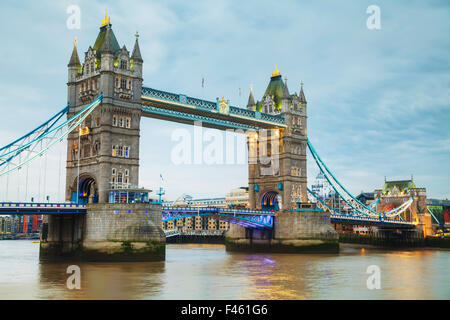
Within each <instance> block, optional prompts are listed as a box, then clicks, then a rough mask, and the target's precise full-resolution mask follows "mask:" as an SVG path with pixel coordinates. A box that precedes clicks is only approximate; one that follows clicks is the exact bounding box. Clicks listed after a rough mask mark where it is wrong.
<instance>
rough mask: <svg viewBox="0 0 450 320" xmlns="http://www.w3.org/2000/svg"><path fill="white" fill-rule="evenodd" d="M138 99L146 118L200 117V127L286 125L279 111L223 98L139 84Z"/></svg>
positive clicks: (190, 120)
mask: <svg viewBox="0 0 450 320" xmlns="http://www.w3.org/2000/svg"><path fill="white" fill-rule="evenodd" d="M141 99H142V112H143V116H145V117H150V118H158V119H163V120H170V121H176V122H181V123H187V124H194V123H195V122H197V121H201V122H202V125H203V126H204V127H210V128H216V129H221V130H226V129H242V130H259V129H261V128H265V129H271V128H274V129H275V128H286V127H287V126H286V122H285V120H284V117H283V116H281V115H271V114H267V113H262V112H259V111H252V110H248V109H243V108H238V107H234V106H231V105H229V104H228V102H227V101H225V100H220V101H219V100H217V101H216V102H212V101H207V100H202V99H197V98H193V97H189V96H186V95H183V94H176V93H170V92H166V91H161V90H156V89H152V88H146V87H143V88H142V98H141Z"/></svg>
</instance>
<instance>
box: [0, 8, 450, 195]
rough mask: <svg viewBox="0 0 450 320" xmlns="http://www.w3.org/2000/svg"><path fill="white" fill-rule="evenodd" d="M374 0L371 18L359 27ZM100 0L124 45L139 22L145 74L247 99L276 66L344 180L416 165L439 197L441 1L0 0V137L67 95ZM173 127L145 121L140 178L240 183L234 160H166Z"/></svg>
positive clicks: (448, 62)
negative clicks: (75, 52)
mask: <svg viewBox="0 0 450 320" xmlns="http://www.w3.org/2000/svg"><path fill="white" fill-rule="evenodd" d="M373 4H375V5H378V6H379V7H380V9H381V29H380V30H369V29H368V28H367V26H366V20H367V18H368V17H369V14H367V13H366V10H367V7H368V6H369V5H373ZM70 5H78V6H79V7H80V9H81V28H80V29H69V28H67V23H66V22H67V19H68V17H69V14H67V12H66V11H67V8H68V7H69V6H70ZM105 7H106V8H107V9H108V14H109V15H110V17H111V23H112V25H113V30H114V32H115V34H116V37H117V40H118V41H119V43H120V44H121V45H123V44H125V45H126V47H127V48H128V50H130V51H131V50H132V48H133V44H134V34H135V32H136V31H139V34H140V38H139V40H140V46H141V52H142V56H143V59H144V85H146V86H149V87H152V88H157V89H161V90H166V91H171V92H176V93H184V94H187V95H190V96H195V97H200V98H205V99H208V100H215V99H216V97H219V96H220V97H221V96H222V95H224V96H225V97H226V98H228V99H230V100H231V103H232V104H233V105H242V106H245V104H246V101H247V98H248V93H249V85H250V84H253V87H254V93H255V97H256V98H257V99H260V98H261V96H262V94H263V93H264V90H265V88H266V86H267V84H268V81H269V79H270V75H271V72H272V71H273V69H274V66H275V64H277V65H278V68H279V69H280V71H281V74H282V75H283V77H287V78H288V86H289V89H290V91H291V93H293V92H294V91H296V92H298V91H299V86H300V85H299V84H300V81H303V82H304V90H305V94H306V98H307V100H308V117H309V118H308V136H309V138H310V140H311V141H312V143H313V145H314V146H315V148H316V150H317V151H318V152H319V154H320V155H321V157H322V159H323V160H324V161H325V162H326V163H327V165H328V167H329V168H330V169H331V170H332V171H333V172H334V173H335V175H336V176H337V177H338V178H339V180H341V182H342V183H343V184H345V185H346V186H348V188H349V189H350V191H352V192H354V193H359V192H360V191H361V190H364V191H371V190H373V189H374V188H379V187H381V186H382V184H383V182H384V177H385V176H387V178H388V179H407V178H409V177H410V176H411V174H413V175H414V180H415V182H416V184H417V185H418V186H420V187H426V188H427V192H428V196H429V197H433V198H450V165H449V161H450V130H449V127H450V125H449V124H450V103H449V101H450V97H449V92H450V90H449V89H450V73H449V70H450V55H449V51H450V38H449V37H448V30H450V4H449V3H448V1H426V2H425V1H373V0H371V1H363V0H358V1H345V2H344V1H339V2H338V1H300V0H295V1H265V0H264V1H261V0H254V1H221V0H215V1H164V2H162V1H114V2H111V3H110V4H105V2H104V1H75V0H72V1H45V0H43V1H21V2H20V3H19V2H17V1H1V3H0V39H1V40H0V43H1V57H2V58H1V59H0V70H1V75H2V76H1V77H0V108H1V111H2V112H1V119H2V125H1V126H0V145H5V144H6V143H8V142H9V141H11V140H12V139H13V138H15V137H18V136H20V135H22V134H24V133H25V132H27V131H29V130H30V129H32V128H33V127H35V126H37V125H38V124H39V123H41V122H43V121H44V120H45V119H47V118H49V116H50V115H52V114H54V113H55V112H56V111H57V110H59V109H61V108H62V107H63V106H64V105H65V104H66V101H67V88H66V82H67V67H66V66H67V63H68V61H69V58H70V54H71V51H72V46H73V38H74V37H75V36H76V37H77V39H78V48H79V55H80V58H83V57H84V52H85V51H86V50H87V48H88V47H89V46H90V45H93V43H94V41H95V38H96V36H97V33H98V28H99V27H100V22H101V20H102V19H103V16H104V10H105ZM202 78H205V88H202V85H201V82H202ZM239 88H241V90H242V95H241V96H239ZM177 128H186V129H187V130H192V128H191V127H189V126H184V125H180V124H175V123H169V122H163V121H160V120H153V119H146V118H145V119H143V121H142V123H141V155H140V156H141V169H140V170H141V172H140V183H141V185H142V186H146V187H149V188H153V189H155V188H157V187H158V186H159V184H160V180H159V175H160V174H162V175H163V177H164V187H165V189H166V192H167V197H168V198H169V199H174V198H176V197H177V196H179V195H180V194H182V193H187V194H191V195H193V196H195V197H206V196H224V195H225V193H227V192H228V191H229V190H230V189H232V188H236V187H240V186H245V185H247V183H248V182H247V177H248V175H247V166H246V165H245V164H244V165H242V164H241V165H215V166H207V165H179V166H175V165H173V164H172V163H171V159H170V154H171V150H172V148H173V146H174V145H175V144H176V143H175V142H173V141H172V140H171V134H172V132H173V131H174V130H175V129H177ZM63 149H64V145H60V146H58V147H56V148H55V149H54V151H53V153H52V154H51V155H49V156H48V158H47V160H45V161H44V160H40V161H41V163H40V167H41V169H40V170H41V171H39V166H37V165H36V164H35V167H34V170H32V171H33V172H32V173H33V174H34V177H33V180H32V181H33V183H32V184H31V185H30V186H29V187H28V188H29V189H27V194H28V197H30V195H34V196H37V195H38V194H39V195H40V196H41V197H43V195H44V194H49V195H51V198H52V199H59V198H61V197H62V195H61V192H58V186H60V185H64V174H63V175H62V176H63V178H62V179H60V178H58V175H59V172H61V171H60V169H59V164H60V163H62V161H61V159H62V157H63V156H64V152H63V151H62V150H63ZM308 167H309V172H308V175H309V178H310V182H312V180H313V177H314V175H315V174H316V173H317V170H316V169H315V167H314V166H313V163H312V161H311V160H310V161H309V165H308ZM43 168H44V169H45V170H46V173H47V174H46V178H45V179H44V177H43V176H44V174H41V178H39V172H42V170H44V169H43ZM62 172H63V171H62ZM30 175H31V173H30ZM24 176H25V174H24V173H22V174H21V175H19V178H17V176H11V177H10V179H9V181H6V179H5V178H3V179H1V180H0V183H1V186H0V191H2V195H1V197H4V196H5V186H6V183H8V186H9V191H8V192H9V198H10V199H13V200H14V198H15V197H17V196H18V195H22V196H23V189H24V188H25V187H24V181H25V180H24V179H25V178H24ZM29 179H30V178H29ZM38 186H40V188H38ZM18 197H19V198H20V196H18ZM58 197H59V198H58ZM19 198H18V199H19Z"/></svg>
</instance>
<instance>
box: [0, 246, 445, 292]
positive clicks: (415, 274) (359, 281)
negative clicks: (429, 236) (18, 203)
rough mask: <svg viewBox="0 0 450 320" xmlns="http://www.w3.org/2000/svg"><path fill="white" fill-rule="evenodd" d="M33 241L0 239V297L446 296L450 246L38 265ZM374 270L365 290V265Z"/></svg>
mask: <svg viewBox="0 0 450 320" xmlns="http://www.w3.org/2000/svg"><path fill="white" fill-rule="evenodd" d="M38 257H39V244H36V243H32V242H31V241H26V240H23V241H20V240H10V241H8V240H3V241H0V299H449V298H450V286H449V285H450V281H449V279H450V277H449V274H448V270H449V267H450V251H439V250H407V251H387V250H375V249H370V248H365V249H361V248H358V247H356V246H350V245H343V246H341V253H339V254H329V255H325V254H322V255H311V254H305V255H293V254H244V253H227V252H226V251H225V248H224V246H222V245H201V244H180V245H177V244H171V245H168V246H167V256H166V261H165V262H134V263H130V262H128V263H73V264H77V265H79V266H80V268H81V290H69V289H67V288H66V280H67V277H68V276H69V275H68V274H66V268H67V266H68V265H70V264H72V263H70V262H66V263H39V258H38ZM373 264H374V265H378V266H379V267H380V268H381V287H382V288H381V289H380V290H368V289H367V286H366V280H367V277H368V276H369V275H368V274H366V268H367V267H368V266H369V265H373Z"/></svg>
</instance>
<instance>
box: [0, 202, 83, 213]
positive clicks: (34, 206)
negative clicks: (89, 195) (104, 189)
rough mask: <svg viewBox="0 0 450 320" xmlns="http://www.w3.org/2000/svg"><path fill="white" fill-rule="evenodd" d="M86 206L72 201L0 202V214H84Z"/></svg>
mask: <svg viewBox="0 0 450 320" xmlns="http://www.w3.org/2000/svg"><path fill="white" fill-rule="evenodd" d="M86 213H87V211H86V206H83V205H78V204H73V203H37V202H1V203H0V215H36V214H38V215H40V214H45V215H59V214H86Z"/></svg>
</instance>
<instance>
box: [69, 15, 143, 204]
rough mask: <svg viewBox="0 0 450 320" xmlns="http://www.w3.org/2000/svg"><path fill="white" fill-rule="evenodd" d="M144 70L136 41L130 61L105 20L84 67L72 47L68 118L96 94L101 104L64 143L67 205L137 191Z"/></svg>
mask: <svg viewBox="0 0 450 320" xmlns="http://www.w3.org/2000/svg"><path fill="white" fill-rule="evenodd" d="M142 65H143V60H142V57H141V53H140V49H139V42H138V35H137V34H136V40H135V44H134V49H133V52H132V54H131V56H130V52H129V51H128V50H127V48H126V47H125V45H124V46H123V47H122V48H121V47H120V46H119V43H118V42H117V39H116V37H115V35H114V32H113V30H112V28H111V23H110V19H109V18H108V17H106V16H105V19H104V20H103V21H102V24H101V27H100V32H99V33H98V36H97V39H96V41H95V43H94V45H93V47H91V46H90V47H89V48H88V50H87V51H86V52H85V57H84V63H81V62H80V59H79V57H78V52H77V46H76V42H74V48H73V52H72V56H71V58H70V62H69V64H68V75H69V77H68V83H67V86H68V102H69V104H70V109H69V112H68V117H69V118H70V117H72V116H73V115H74V114H76V113H77V112H79V111H80V110H82V109H83V108H84V107H86V106H87V105H88V104H89V103H91V102H92V101H93V100H94V99H95V98H96V97H98V95H99V94H100V93H103V103H101V105H99V106H98V107H97V108H96V110H94V112H93V113H92V114H91V115H90V116H88V117H87V118H86V120H85V121H84V123H83V124H82V126H81V128H79V130H74V131H73V132H72V133H71V134H70V135H69V136H68V138H67V140H68V144H67V178H66V200H68V201H73V202H79V203H82V204H85V203H106V202H108V190H109V189H117V188H128V187H132V186H138V182H139V181H138V179H139V131H140V129H139V125H140V118H141V113H142V111H141V90H142Z"/></svg>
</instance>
